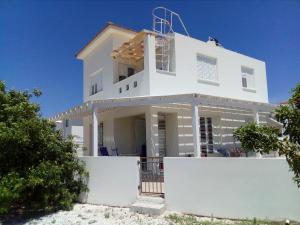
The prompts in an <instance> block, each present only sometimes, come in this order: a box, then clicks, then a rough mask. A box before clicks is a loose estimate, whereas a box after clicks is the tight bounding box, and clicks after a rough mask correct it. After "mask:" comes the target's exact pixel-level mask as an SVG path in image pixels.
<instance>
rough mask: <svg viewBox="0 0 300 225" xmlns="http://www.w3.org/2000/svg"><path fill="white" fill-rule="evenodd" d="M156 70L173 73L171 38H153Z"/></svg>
mask: <svg viewBox="0 0 300 225" xmlns="http://www.w3.org/2000/svg"><path fill="white" fill-rule="evenodd" d="M155 58H156V69H157V70H158V71H164V72H170V73H175V71H176V68H175V41H174V38H173V37H171V36H157V37H156V38H155Z"/></svg>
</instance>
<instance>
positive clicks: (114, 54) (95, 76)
mask: <svg viewBox="0 0 300 225" xmlns="http://www.w3.org/2000/svg"><path fill="white" fill-rule="evenodd" d="M182 25H183V24H182ZM183 27H184V25H183ZM184 28H185V27H184ZM76 57H77V59H79V60H82V62H83V96H84V101H83V104H81V105H79V106H76V107H74V108H72V109H70V110H68V111H67V112H64V113H61V114H58V115H56V116H54V117H52V118H51V119H52V120H55V121H56V120H62V121H64V123H63V124H67V123H68V122H67V123H66V121H72V120H76V121H78V120H81V121H82V124H83V134H82V136H83V146H84V148H83V149H84V150H83V155H86V156H88V155H91V156H97V155H101V154H100V151H99V150H100V148H101V147H102V149H103V148H104V149H107V153H108V155H121V156H122V155H127V156H143V157H153V156H156V157H157V156H159V157H165V156H195V157H206V156H226V155H227V156H228V155H232V156H238V155H240V153H239V151H238V150H239V143H236V142H235V140H234V139H233V131H234V129H236V128H237V127H239V126H241V125H242V124H244V123H245V122H249V121H256V122H257V123H274V124H276V122H275V121H274V120H273V119H272V118H271V117H270V112H271V111H272V109H273V108H274V105H272V104H270V103H269V100H268V87H267V76H266V66H265V62H263V61H261V60H258V59H255V58H251V57H249V56H245V55H242V54H240V53H237V52H234V51H231V50H228V49H226V46H225V47H222V46H221V45H220V44H219V43H218V41H217V40H215V39H212V38H210V39H209V40H208V41H207V42H204V41H201V40H197V39H194V38H192V37H190V36H188V34H186V35H183V34H179V33H176V32H175V31H174V26H173V25H172V24H169V22H168V21H167V20H166V19H165V18H160V17H158V16H155V15H154V24H153V31H149V30H142V31H139V32H136V31H133V30H131V29H127V28H124V27H121V26H119V25H116V24H113V23H107V24H106V26H105V27H104V28H103V29H102V30H101V31H100V32H99V33H97V35H96V36H95V37H94V38H93V39H92V40H91V41H90V42H89V43H87V44H86V45H85V46H84V47H83V48H82V49H81V50H80V51H79V52H78V53H77V55H76ZM77 130H78V129H77ZM77 135H78V134H77ZM79 136H80V135H79Z"/></svg>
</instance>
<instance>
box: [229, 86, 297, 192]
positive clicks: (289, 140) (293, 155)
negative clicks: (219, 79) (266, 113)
mask: <svg viewBox="0 0 300 225" xmlns="http://www.w3.org/2000/svg"><path fill="white" fill-rule="evenodd" d="M274 113H275V117H276V119H277V120H278V121H279V122H281V123H282V124H283V130H284V133H283V134H284V136H285V138H284V139H283V140H280V139H278V132H279V130H278V129H276V128H274V127H271V126H267V125H257V124H255V123H248V124H246V125H245V126H242V127H240V128H238V129H237V130H235V132H234V137H235V138H237V139H238V140H240V142H241V145H242V148H243V149H245V150H246V151H248V150H254V151H256V152H260V153H269V152H270V151H273V150H277V151H278V153H279V155H283V156H285V157H286V160H287V162H288V164H289V166H290V168H291V170H292V171H293V172H294V181H295V182H296V183H297V185H298V187H300V83H299V84H298V85H297V86H296V87H295V88H293V89H292V96H291V97H290V99H289V101H288V102H287V104H284V105H280V106H279V107H278V108H276V109H275V110H274Z"/></svg>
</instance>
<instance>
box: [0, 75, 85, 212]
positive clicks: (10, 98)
mask: <svg viewBox="0 0 300 225" xmlns="http://www.w3.org/2000/svg"><path fill="white" fill-rule="evenodd" d="M40 95H41V92H40V91H38V90H34V91H33V92H32V93H29V92H28V91H17V90H7V89H6V87H5V85H4V83H3V82H1V81H0V143H1V145H0V168H1V169H0V213H8V212H9V211H10V210H12V209H14V210H16V209H22V210H27V209H31V210H47V211H49V210H56V209H70V208H71V207H72V204H73V203H74V202H75V201H76V200H77V198H78V196H79V194H80V193H81V192H83V191H86V190H87V186H86V183H85V180H86V178H87V176H88V174H87V172H86V171H85V168H84V165H83V163H82V162H81V161H80V160H79V159H78V158H77V156H76V152H75V151H74V149H75V148H74V147H75V146H74V144H73V142H72V139H71V138H69V139H66V140H65V139H63V138H62V135H61V134H60V133H59V131H56V130H55V125H54V124H53V123H52V122H50V121H48V120H46V119H43V118H42V117H41V114H40V107H39V105H38V104H35V103H32V102H31V101H30V100H31V98H32V97H33V96H36V97H38V96H40Z"/></svg>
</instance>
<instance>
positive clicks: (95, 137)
mask: <svg viewBox="0 0 300 225" xmlns="http://www.w3.org/2000/svg"><path fill="white" fill-rule="evenodd" d="M92 150H93V152H92V153H93V156H98V118H97V108H96V107H94V106H93V110H92Z"/></svg>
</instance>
